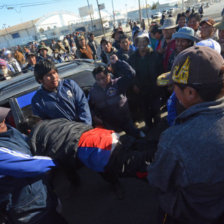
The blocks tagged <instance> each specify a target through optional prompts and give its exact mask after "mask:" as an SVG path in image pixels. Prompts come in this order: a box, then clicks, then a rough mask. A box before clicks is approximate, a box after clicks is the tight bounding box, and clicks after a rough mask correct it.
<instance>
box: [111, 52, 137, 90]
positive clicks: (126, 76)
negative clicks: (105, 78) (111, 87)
mask: <svg viewBox="0 0 224 224" xmlns="http://www.w3.org/2000/svg"><path fill="white" fill-rule="evenodd" d="M111 64H112V67H113V69H115V71H119V73H120V74H122V76H121V77H120V78H119V80H118V88H119V91H120V92H126V90H127V89H128V87H129V86H130V85H131V84H132V82H133V79H134V77H135V70H134V69H133V68H132V67H131V66H130V65H129V64H128V63H127V62H125V61H121V60H118V58H117V56H116V55H112V56H111Z"/></svg>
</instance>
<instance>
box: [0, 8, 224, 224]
mask: <svg viewBox="0 0 224 224" xmlns="http://www.w3.org/2000/svg"><path fill="white" fill-rule="evenodd" d="M202 14H203V13H201V15H200V14H198V13H194V12H192V13H190V12H189V10H187V11H186V13H180V14H178V15H177V19H175V18H174V17H168V18H163V20H161V21H160V23H157V22H152V23H151V25H150V27H149V30H148V31H147V30H146V27H145V26H143V25H142V26H141V28H140V27H139V26H138V24H137V23H136V22H134V23H133V24H132V27H131V28H132V30H131V36H129V35H128V34H127V33H125V32H124V31H123V29H122V27H120V26H119V27H117V28H116V29H114V31H113V34H112V36H111V38H110V37H103V38H102V39H101V40H100V43H99V45H98V43H97V42H96V41H95V40H94V34H92V33H90V34H88V35H87V36H86V35H85V34H84V33H79V34H78V33H74V34H72V35H67V36H66V37H65V38H64V40H63V41H57V42H56V41H54V40H53V41H52V43H51V45H50V46H46V45H45V44H44V43H40V44H39V45H38V46H37V44H36V43H34V44H31V45H30V46H29V47H25V48H24V49H21V48H20V47H17V49H16V51H15V52H14V53H12V51H11V50H9V49H3V50H2V52H1V54H0V58H1V59H0V75H1V80H2V81H3V80H6V79H10V78H11V77H12V76H13V75H14V74H18V73H21V72H28V71H32V72H33V73H34V76H35V79H36V81H37V82H38V83H40V84H41V86H40V88H39V89H38V90H37V92H36V93H35V95H34V96H33V98H32V103H31V106H32V113H33V115H32V116H30V117H28V118H27V119H26V121H25V122H24V123H21V124H19V125H18V126H17V127H16V128H17V129H18V130H17V129H16V128H15V127H12V126H11V125H10V124H11V123H10V119H9V118H10V116H11V112H10V109H8V108H4V107H0V155H1V162H0V183H1V185H0V189H1V190H0V195H1V197H0V220H2V222H5V223H18V224H19V223H40V224H44V223H55V224H62V223H67V221H66V217H62V215H61V214H59V212H58V211H57V204H58V201H57V196H56V195H55V194H54V193H53V191H52V189H51V188H52V186H51V178H49V174H48V173H49V172H50V171H51V172H52V170H55V169H61V170H63V171H64V173H65V175H66V176H67V178H68V179H69V180H70V181H71V183H72V184H77V179H76V173H77V169H78V166H79V165H78V164H80V163H82V164H84V165H85V166H86V167H88V168H90V169H92V170H94V171H96V172H98V173H99V174H100V175H101V176H102V178H104V180H106V181H108V182H110V183H111V184H112V186H113V187H114V189H115V192H116V193H118V194H119V195H118V196H119V198H120V199H121V198H122V195H121V194H120V193H121V192H119V187H120V182H119V178H120V177H126V176H128V177H135V178H139V179H144V180H147V181H148V183H149V184H150V185H151V186H152V187H155V188H156V189H158V195H157V196H158V201H159V205H160V209H159V210H158V214H155V215H156V216H157V217H158V222H157V223H164V224H177V223H178V224H189V223H191V224H221V223H223V221H224V198H223V197H224V195H223V192H224V191H223V185H224V175H223V171H224V163H223V159H224V152H223V149H222V147H223V146H224V141H223V139H224V134H223V133H224V132H223V131H222V130H223V127H224V125H223V124H222V122H224V115H223V114H224V113H223V111H224V81H223V79H224V61H223V56H224V19H223V20H222V21H221V22H219V23H215V21H214V20H213V19H212V18H208V19H204V18H203V17H202ZM142 23H143V22H142ZM87 39H88V41H87ZM112 39H113V41H112ZM70 56H72V57H73V59H76V58H85V59H93V60H94V59H98V60H101V61H102V62H103V63H104V64H101V65H99V66H97V67H96V68H95V69H94V70H93V71H92V74H93V77H94V79H95V84H94V86H93V87H92V89H91V90H90V92H89V94H88V96H86V95H85V94H84V92H83V90H82V89H81V88H80V87H79V86H78V84H77V83H76V82H75V81H73V80H70V79H65V80H60V78H59V75H58V70H57V67H56V66H55V63H61V62H63V61H66V60H69V57H70ZM164 105H165V106H164ZM164 107H165V108H167V118H166V120H165V124H166V125H165V126H163V128H162V131H160V134H159V136H158V138H156V140H155V139H154V141H151V140H150V138H149V136H151V134H153V131H154V130H155V129H156V128H159V127H160V125H161V123H162V122H163V123H164V120H163V121H161V120H162V118H161V108H164ZM139 121H144V123H145V126H144V127H143V128H139V127H138V125H137V122H139ZM121 131H124V132H125V133H126V135H127V136H130V138H122V137H120V135H119V134H118V133H120V132H121Z"/></svg>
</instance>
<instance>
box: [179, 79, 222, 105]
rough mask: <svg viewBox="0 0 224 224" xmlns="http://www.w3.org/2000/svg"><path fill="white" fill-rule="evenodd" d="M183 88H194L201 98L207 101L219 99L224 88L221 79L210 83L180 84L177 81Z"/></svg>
mask: <svg viewBox="0 0 224 224" xmlns="http://www.w3.org/2000/svg"><path fill="white" fill-rule="evenodd" d="M175 85H177V86H178V87H179V88H180V89H181V90H184V89H185V88H186V87H187V86H190V87H192V88H194V89H195V90H196V91H197V93H198V95H199V96H200V97H201V99H202V100H203V101H205V102H207V101H214V100H216V99H217V97H218V95H219V94H220V93H221V90H222V88H223V82H222V81H220V82H218V83H209V84H203V85H200V84H198V85H195V84H187V85H185V84H179V83H175Z"/></svg>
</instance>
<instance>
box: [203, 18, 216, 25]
mask: <svg viewBox="0 0 224 224" xmlns="http://www.w3.org/2000/svg"><path fill="white" fill-rule="evenodd" d="M204 23H207V24H208V25H209V26H214V25H215V21H214V19H212V18H208V19H204V20H202V21H201V22H200V26H202V25H203V24H204Z"/></svg>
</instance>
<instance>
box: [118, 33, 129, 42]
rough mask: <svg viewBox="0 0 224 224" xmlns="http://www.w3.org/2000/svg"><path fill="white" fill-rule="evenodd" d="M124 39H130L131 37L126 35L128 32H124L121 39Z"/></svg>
mask: <svg viewBox="0 0 224 224" xmlns="http://www.w3.org/2000/svg"><path fill="white" fill-rule="evenodd" d="M124 39H128V40H130V37H129V36H128V35H126V34H123V35H121V36H120V41H121V40H124Z"/></svg>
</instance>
